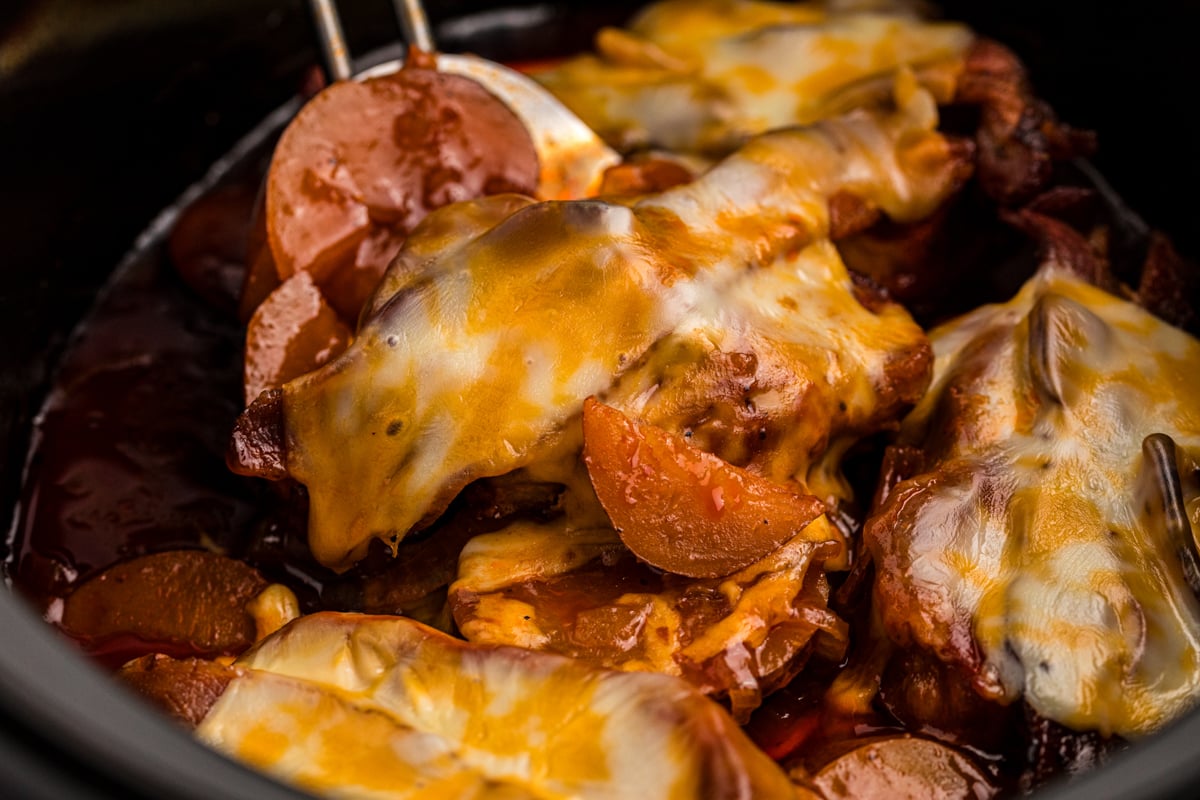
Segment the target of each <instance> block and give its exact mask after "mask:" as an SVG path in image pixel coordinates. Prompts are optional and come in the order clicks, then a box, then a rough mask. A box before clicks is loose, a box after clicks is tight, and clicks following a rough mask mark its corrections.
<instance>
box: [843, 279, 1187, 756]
mask: <svg viewBox="0 0 1200 800" xmlns="http://www.w3.org/2000/svg"><path fill="white" fill-rule="evenodd" d="M932 339H933V343H934V350H935V353H936V367H935V378H934V386H933V389H932V390H931V391H930V393H929V395H928V396H927V397H926V398H925V399H924V400H923V401H922V403H921V404H920V405H919V406H918V408H917V409H916V410H915V411H914V413H913V414H912V415H911V417H910V418H909V419H908V420H907V421H906V422H905V424H904V428H903V431H902V440H903V441H905V442H907V443H910V444H915V445H918V446H922V447H924V448H925V449H926V465H927V466H930V467H931V469H932V471H931V472H930V473H928V474H926V475H922V476H919V477H917V478H914V479H913V480H910V481H907V482H904V483H901V484H900V485H899V486H898V487H897V488H896V490H894V491H893V493H892V494H891V496H890V497H889V501H888V503H887V504H886V505H885V506H884V508H883V509H882V510H881V512H880V514H879V516H877V517H876V518H874V519H873V520H872V521H871V522H870V523H869V524H868V528H867V534H866V535H867V538H868V542H869V543H870V544H871V546H872V549H873V552H874V555H875V557H876V562H875V563H876V564H877V565H879V567H880V569H881V573H880V576H879V581H880V582H879V586H878V590H879V593H880V595H881V597H882V598H883V602H882V609H883V613H884V615H885V618H887V621H888V623H889V625H890V627H891V629H892V630H893V632H894V633H895V632H900V635H901V638H907V637H912V638H913V639H915V640H916V641H917V642H918V643H920V644H922V645H924V646H927V647H930V648H932V649H934V650H935V651H936V652H938V653H939V654H941V655H942V657H943V658H948V659H951V660H955V661H958V662H960V663H962V664H964V665H966V666H967V667H968V668H970V669H972V670H974V671H975V672H976V674H977V676H978V679H977V682H978V684H979V685H980V687H981V688H983V689H984V690H985V691H987V692H990V693H991V694H992V695H993V696H995V697H996V698H998V699H1001V700H1004V701H1011V700H1013V699H1015V698H1017V697H1019V696H1022V695H1023V696H1024V697H1025V699H1026V700H1027V701H1028V702H1029V703H1030V704H1031V705H1032V706H1033V707H1034V708H1035V709H1036V710H1037V711H1038V712H1039V713H1040V714H1042V715H1044V716H1046V717H1049V718H1050V719H1053V720H1055V721H1058V722H1060V723H1062V724H1064V725H1067V726H1068V727H1071V728H1075V729H1078V730H1088V729H1095V730H1099V731H1102V732H1104V733H1106V734H1107V733H1117V734H1120V735H1122V736H1126V737H1130V736H1139V735H1143V734H1146V733H1149V732H1150V731H1153V730H1154V729H1156V728H1158V727H1160V726H1161V725H1163V724H1164V723H1166V722H1167V721H1169V720H1170V719H1172V718H1174V717H1176V716H1177V715H1179V714H1180V713H1181V712H1182V711H1183V710H1185V709H1186V708H1188V707H1189V706H1190V705H1192V703H1193V702H1194V699H1195V697H1196V696H1197V692H1200V603H1198V602H1197V598H1196V596H1195V594H1193V592H1192V590H1191V589H1190V588H1189V586H1188V584H1187V582H1186V581H1185V578H1184V573H1183V568H1182V566H1181V562H1180V559H1179V557H1178V555H1177V553H1178V552H1179V551H1180V549H1181V548H1194V547H1195V542H1194V540H1193V541H1191V542H1188V541H1174V540H1173V538H1172V533H1171V532H1170V531H1169V530H1167V529H1166V527H1165V526H1164V525H1163V523H1162V516H1161V514H1160V513H1159V512H1157V511H1156V510H1155V509H1156V507H1158V506H1161V500H1155V499H1154V498H1155V497H1161V495H1162V494H1163V492H1162V487H1161V486H1160V485H1158V483H1160V482H1159V481H1158V479H1157V478H1156V477H1155V474H1154V465H1153V464H1151V463H1149V458H1148V455H1147V454H1146V453H1144V452H1143V441H1144V440H1145V439H1146V437H1148V436H1151V435H1152V434H1159V433H1165V434H1167V435H1169V436H1170V437H1171V438H1172V439H1173V440H1174V441H1175V442H1176V443H1177V445H1178V447H1179V451H1180V455H1179V456H1178V457H1179V458H1180V459H1181V460H1182V463H1184V464H1193V465H1194V464H1195V463H1196V458H1197V456H1200V401H1198V399H1197V398H1200V370H1198V369H1197V365H1200V343H1198V342H1197V341H1196V340H1194V339H1192V338H1191V337H1189V336H1188V335H1187V334H1185V333H1183V332H1181V331H1179V330H1178V329H1175V328H1173V327H1171V326H1169V325H1167V324H1165V323H1163V322H1162V321H1160V320H1158V319H1156V318H1155V317H1153V316H1151V315H1150V314H1149V313H1147V312H1146V311H1144V310H1142V309H1141V308H1139V307H1137V306H1134V305H1133V304H1131V303H1128V302H1125V301H1122V300H1119V299H1117V298H1116V297H1113V296H1111V295H1109V294H1107V293H1105V292H1103V291H1101V290H1100V289H1097V288H1094V287H1092V286H1090V285H1087V284H1084V283H1082V282H1080V281H1078V280H1077V279H1074V278H1072V277H1070V276H1068V275H1066V274H1064V273H1062V272H1060V271H1057V270H1055V269H1053V268H1044V270H1043V272H1042V273H1041V274H1040V275H1039V276H1038V277H1036V278H1034V279H1033V280H1031V281H1030V282H1029V283H1028V284H1027V285H1026V286H1025V287H1024V288H1023V289H1022V290H1021V292H1020V293H1019V294H1018V295H1017V296H1016V297H1015V298H1014V299H1013V300H1012V301H1010V302H1009V303H1006V304H1003V305H998V306H988V307H984V308H982V309H979V310H977V311H975V312H974V313H972V314H969V315H968V316H966V317H964V318H962V319H961V320H958V321H956V322H953V323H950V324H949V325H947V326H946V327H944V328H942V329H939V330H937V331H935V332H934V333H933V334H932ZM1193 470H1194V467H1191V468H1185V469H1183V473H1184V475H1185V476H1186V477H1185V479H1184V490H1185V493H1186V501H1187V502H1186V503H1185V505H1186V506H1188V507H1190V508H1191V509H1192V520H1191V525H1192V526H1195V525H1196V524H1197V521H1198V520H1197V518H1196V514H1195V511H1196V509H1197V505H1196V504H1195V499H1196V497H1197V496H1198V492H1197V488H1196V487H1195V486H1194V485H1192V484H1194V481H1193V480H1192V478H1191V477H1190V476H1191V474H1192V472H1193ZM1185 524H1186V523H1185ZM1192 535H1193V534H1192V531H1190V530H1189V531H1187V532H1186V533H1184V534H1183V536H1185V537H1187V538H1190V537H1192ZM885 566H886V567H887V569H883V567H885Z"/></svg>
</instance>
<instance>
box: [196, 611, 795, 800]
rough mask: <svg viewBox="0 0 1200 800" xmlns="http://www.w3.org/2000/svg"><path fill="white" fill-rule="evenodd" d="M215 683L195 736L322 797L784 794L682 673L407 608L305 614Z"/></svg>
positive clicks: (780, 778) (761, 757)
mask: <svg viewBox="0 0 1200 800" xmlns="http://www.w3.org/2000/svg"><path fill="white" fill-rule="evenodd" d="M226 680H227V681H228V683H227V686H226V688H225V690H224V692H223V693H222V694H221V696H220V698H219V699H218V700H217V701H216V703H215V704H213V705H212V707H211V709H210V710H209V711H208V712H207V714H206V715H205V716H204V718H203V720H202V722H201V723H200V725H199V727H198V728H197V734H198V735H199V737H200V738H201V739H202V740H203V741H205V742H207V743H209V744H211V745H213V746H215V747H217V748H218V749H220V750H222V751H224V752H226V753H229V754H230V755H233V756H236V757H238V758H241V759H243V760H245V761H247V762H249V763H251V764H253V765H255V766H257V767H259V768H261V769H263V770H265V771H267V772H269V773H271V774H274V775H276V776H277V777H279V778H282V779H284V780H288V781H290V782H294V783H297V784H299V785H300V786H302V787H304V788H306V789H309V790H314V791H317V792H321V793H329V794H330V795H332V796H337V797H371V798H414V799H415V798H445V797H457V798H468V797H469V798H478V800H484V798H512V797H538V798H546V799H547V800H550V798H562V799H563V800H566V798H595V799H596V800H602V799H603V798H621V797H634V796H636V797H641V798H663V800H667V799H668V798H671V799H672V800H684V799H685V798H697V799H698V798H706V799H709V798H711V799H712V800H716V799H717V798H720V799H722V800H735V799H736V798H744V799H745V800H750V798H790V797H792V796H793V789H792V785H791V782H790V781H789V780H788V778H787V776H786V775H785V774H784V773H783V771H782V770H781V769H780V768H779V767H778V766H777V765H776V764H775V763H774V762H772V761H771V760H770V759H769V758H768V757H767V756H766V755H765V754H763V753H762V752H761V751H760V750H758V748H757V747H755V746H754V745H753V744H752V743H751V741H750V740H749V738H747V737H746V735H745V734H744V733H743V732H742V731H741V730H739V729H738V727H737V726H736V725H735V724H734V723H733V720H732V719H730V718H729V716H728V715H726V714H725V713H724V712H723V711H722V710H721V709H720V708H718V707H717V706H716V705H715V704H713V703H711V702H710V701H708V700H707V699H705V698H704V697H702V696H701V695H700V694H699V693H697V692H696V691H695V690H694V689H692V688H690V687H689V686H688V685H687V684H685V683H684V682H682V681H679V680H677V679H675V678H670V677H666V676H663V675H648V674H627V673H619V672H611V671H609V670H602V669H597V668H595V667H591V666H588V665H586V664H583V663H582V662H579V661H574V660H571V659H567V658H563V657H561V656H554V655H547V654H542V653H531V652H528V651H524V650H519V649H516V648H507V647H488V646H480V645H472V644H468V643H466V642H463V641H460V640H457V639H453V638H451V637H449V636H447V635H445V634H442V633H439V632H437V631H435V630H432V629H430V628H426V627H424V626H423V625H421V624H419V623H416V622H413V621H412V620H408V619H405V618H403V617H371V616H363V615H357V614H332V613H321V614H314V615H312V616H308V617H304V618H302V619H300V620H298V621H296V622H294V623H293V624H292V625H290V626H289V627H287V628H285V629H284V630H282V631H280V632H279V633H277V634H276V635H274V636H272V637H270V638H268V639H266V640H264V641H263V642H262V643H260V644H259V645H258V646H257V647H256V648H255V649H254V650H252V651H250V652H249V653H247V654H246V655H244V656H243V657H242V658H241V659H239V660H238V662H237V664H236V672H235V673H233V674H231V675H229V676H226Z"/></svg>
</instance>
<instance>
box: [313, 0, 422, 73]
mask: <svg viewBox="0 0 1200 800" xmlns="http://www.w3.org/2000/svg"><path fill="white" fill-rule="evenodd" d="M397 2H399V0H397ZM309 5H310V7H311V8H312V12H313V19H315V20H316V23H317V35H318V36H319V37H320V39H321V51H322V53H323V54H324V56H325V67H326V69H328V70H329V77H330V78H332V79H333V80H335V81H344V80H346V79H347V78H349V77H350V54H349V53H348V52H347V51H346V35H345V34H344V33H342V22H341V19H340V18H339V17H338V10H337V6H335V5H334V4H333V0H309ZM426 33H428V31H426Z"/></svg>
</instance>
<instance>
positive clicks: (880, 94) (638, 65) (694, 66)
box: [535, 0, 973, 154]
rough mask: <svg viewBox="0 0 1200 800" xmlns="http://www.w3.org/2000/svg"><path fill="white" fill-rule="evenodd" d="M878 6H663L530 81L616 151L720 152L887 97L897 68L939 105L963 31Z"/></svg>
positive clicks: (669, 0)
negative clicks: (908, 70)
mask: <svg viewBox="0 0 1200 800" xmlns="http://www.w3.org/2000/svg"><path fill="white" fill-rule="evenodd" d="M880 5H883V6H888V5H894V6H895V7H894V8H893V9H891V10H890V11H887V12H884V13H863V12H857V13H847V12H845V11H840V10H838V9H837V8H835V7H833V6H835V4H834V3H814V2H810V3H773V2H759V1H758V0H753V1H751V2H745V1H739V2H731V1H730V0H666V2H659V3H655V4H653V5H651V6H649V7H648V8H646V9H645V10H643V11H642V12H641V13H639V14H638V15H637V17H635V18H634V20H633V21H632V22H631V23H630V25H629V28H628V30H619V29H616V28H605V29H603V30H602V31H601V32H600V33H599V34H598V35H597V37H596V49H597V53H596V54H595V55H592V54H588V55H582V56H578V57H576V58H573V59H570V60H568V61H566V62H565V63H563V64H561V65H559V66H558V67H555V68H554V69H552V70H549V71H546V72H542V73H538V74H536V75H535V77H536V78H537V79H538V80H539V81H541V83H542V84H543V85H545V86H546V88H548V89H549V90H550V91H552V92H553V93H554V94H555V95H556V96H558V97H559V99H561V100H562V101H563V102H564V103H565V104H566V105H567V106H568V107H570V108H571V109H572V110H573V111H574V112H575V113H576V114H578V115H579V116H580V118H581V119H583V121H584V122H586V123H587V124H588V125H589V126H591V127H592V128H593V129H594V130H595V131H596V132H597V133H599V134H600V135H601V136H602V137H603V138H604V139H605V140H607V141H608V142H609V143H610V144H612V145H614V146H615V147H617V148H618V149H621V150H633V149H636V148H645V147H660V148H667V149H670V150H675V151H681V152H686V153H698V152H699V153H709V154H721V153H726V152H729V150H731V149H733V148H734V147H736V146H737V145H738V144H740V143H741V142H743V141H745V140H746V139H747V138H748V137H750V136H753V135H755V134H759V133H762V132H763V131H767V130H770V129H773V128H781V127H786V126H789V125H807V124H809V123H812V122H815V121H816V120H819V119H825V118H828V117H831V116H835V115H837V114H840V113H843V112H844V111H847V110H848V109H850V108H854V107H859V106H862V105H864V103H865V102H868V101H872V100H874V101H878V100H886V98H887V94H888V80H887V78H886V77H885V76H887V75H888V74H889V73H891V72H892V71H893V70H895V69H897V68H899V67H902V66H909V67H913V68H914V69H917V70H919V72H920V75H921V79H922V82H923V83H924V84H925V85H926V86H927V87H928V88H929V89H930V90H931V91H933V92H934V93H935V94H936V95H937V96H938V99H939V101H946V100H949V99H950V97H951V95H953V93H954V86H955V80H956V76H957V74H958V72H959V71H960V70H961V69H962V66H963V56H964V53H965V51H966V49H967V48H968V46H969V45H970V44H971V42H972V39H973V36H972V34H971V32H970V30H969V29H968V28H966V26H963V25H959V24H952V23H936V22H926V21H923V20H920V19H918V18H916V17H915V16H913V15H912V14H910V13H906V12H905V11H904V10H903V8H902V7H901V6H902V4H900V3H896V4H888V3H884V4H880Z"/></svg>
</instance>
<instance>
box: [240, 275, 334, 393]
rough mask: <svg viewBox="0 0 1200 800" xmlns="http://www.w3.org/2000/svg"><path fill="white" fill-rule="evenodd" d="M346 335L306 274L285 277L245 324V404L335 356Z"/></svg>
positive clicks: (309, 276)
mask: <svg viewBox="0 0 1200 800" xmlns="http://www.w3.org/2000/svg"><path fill="white" fill-rule="evenodd" d="M351 337H352V334H351V333H350V329H349V328H348V327H346V325H345V324H344V323H343V322H342V321H341V319H339V318H338V315H337V312H336V311H334V310H333V308H332V307H331V306H330V305H329V302H328V301H327V300H326V299H325V297H324V295H323V294H322V293H321V290H320V289H318V288H317V286H316V284H314V283H313V280H312V276H311V275H309V274H308V273H307V272H298V273H296V274H295V275H293V276H292V277H290V278H288V279H287V280H286V281H284V282H283V283H282V284H280V285H279V287H278V288H276V289H275V291H273V292H271V294H270V295H269V296H268V297H267V299H266V300H265V301H264V302H263V303H262V305H260V306H259V307H258V308H257V309H256V310H255V312H254V315H253V316H252V317H251V318H250V324H249V326H248V327H247V329H246V357H245V369H244V371H243V381H244V384H245V392H246V404H247V405H249V404H250V403H252V402H254V399H255V398H256V397H258V396H259V394H261V393H262V392H263V391H265V390H267V389H274V388H277V387H279V386H282V385H283V384H285V383H287V382H288V381H290V380H292V379H293V378H298V377H300V376H301V375H303V374H304V373H306V372H311V371H312V370H314V369H316V368H317V367H319V366H321V365H322V364H324V363H325V362H327V361H329V360H330V359H332V358H336V357H337V356H338V355H340V354H341V352H342V351H343V350H345V349H346V345H348V344H349V343H350V339H351Z"/></svg>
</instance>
